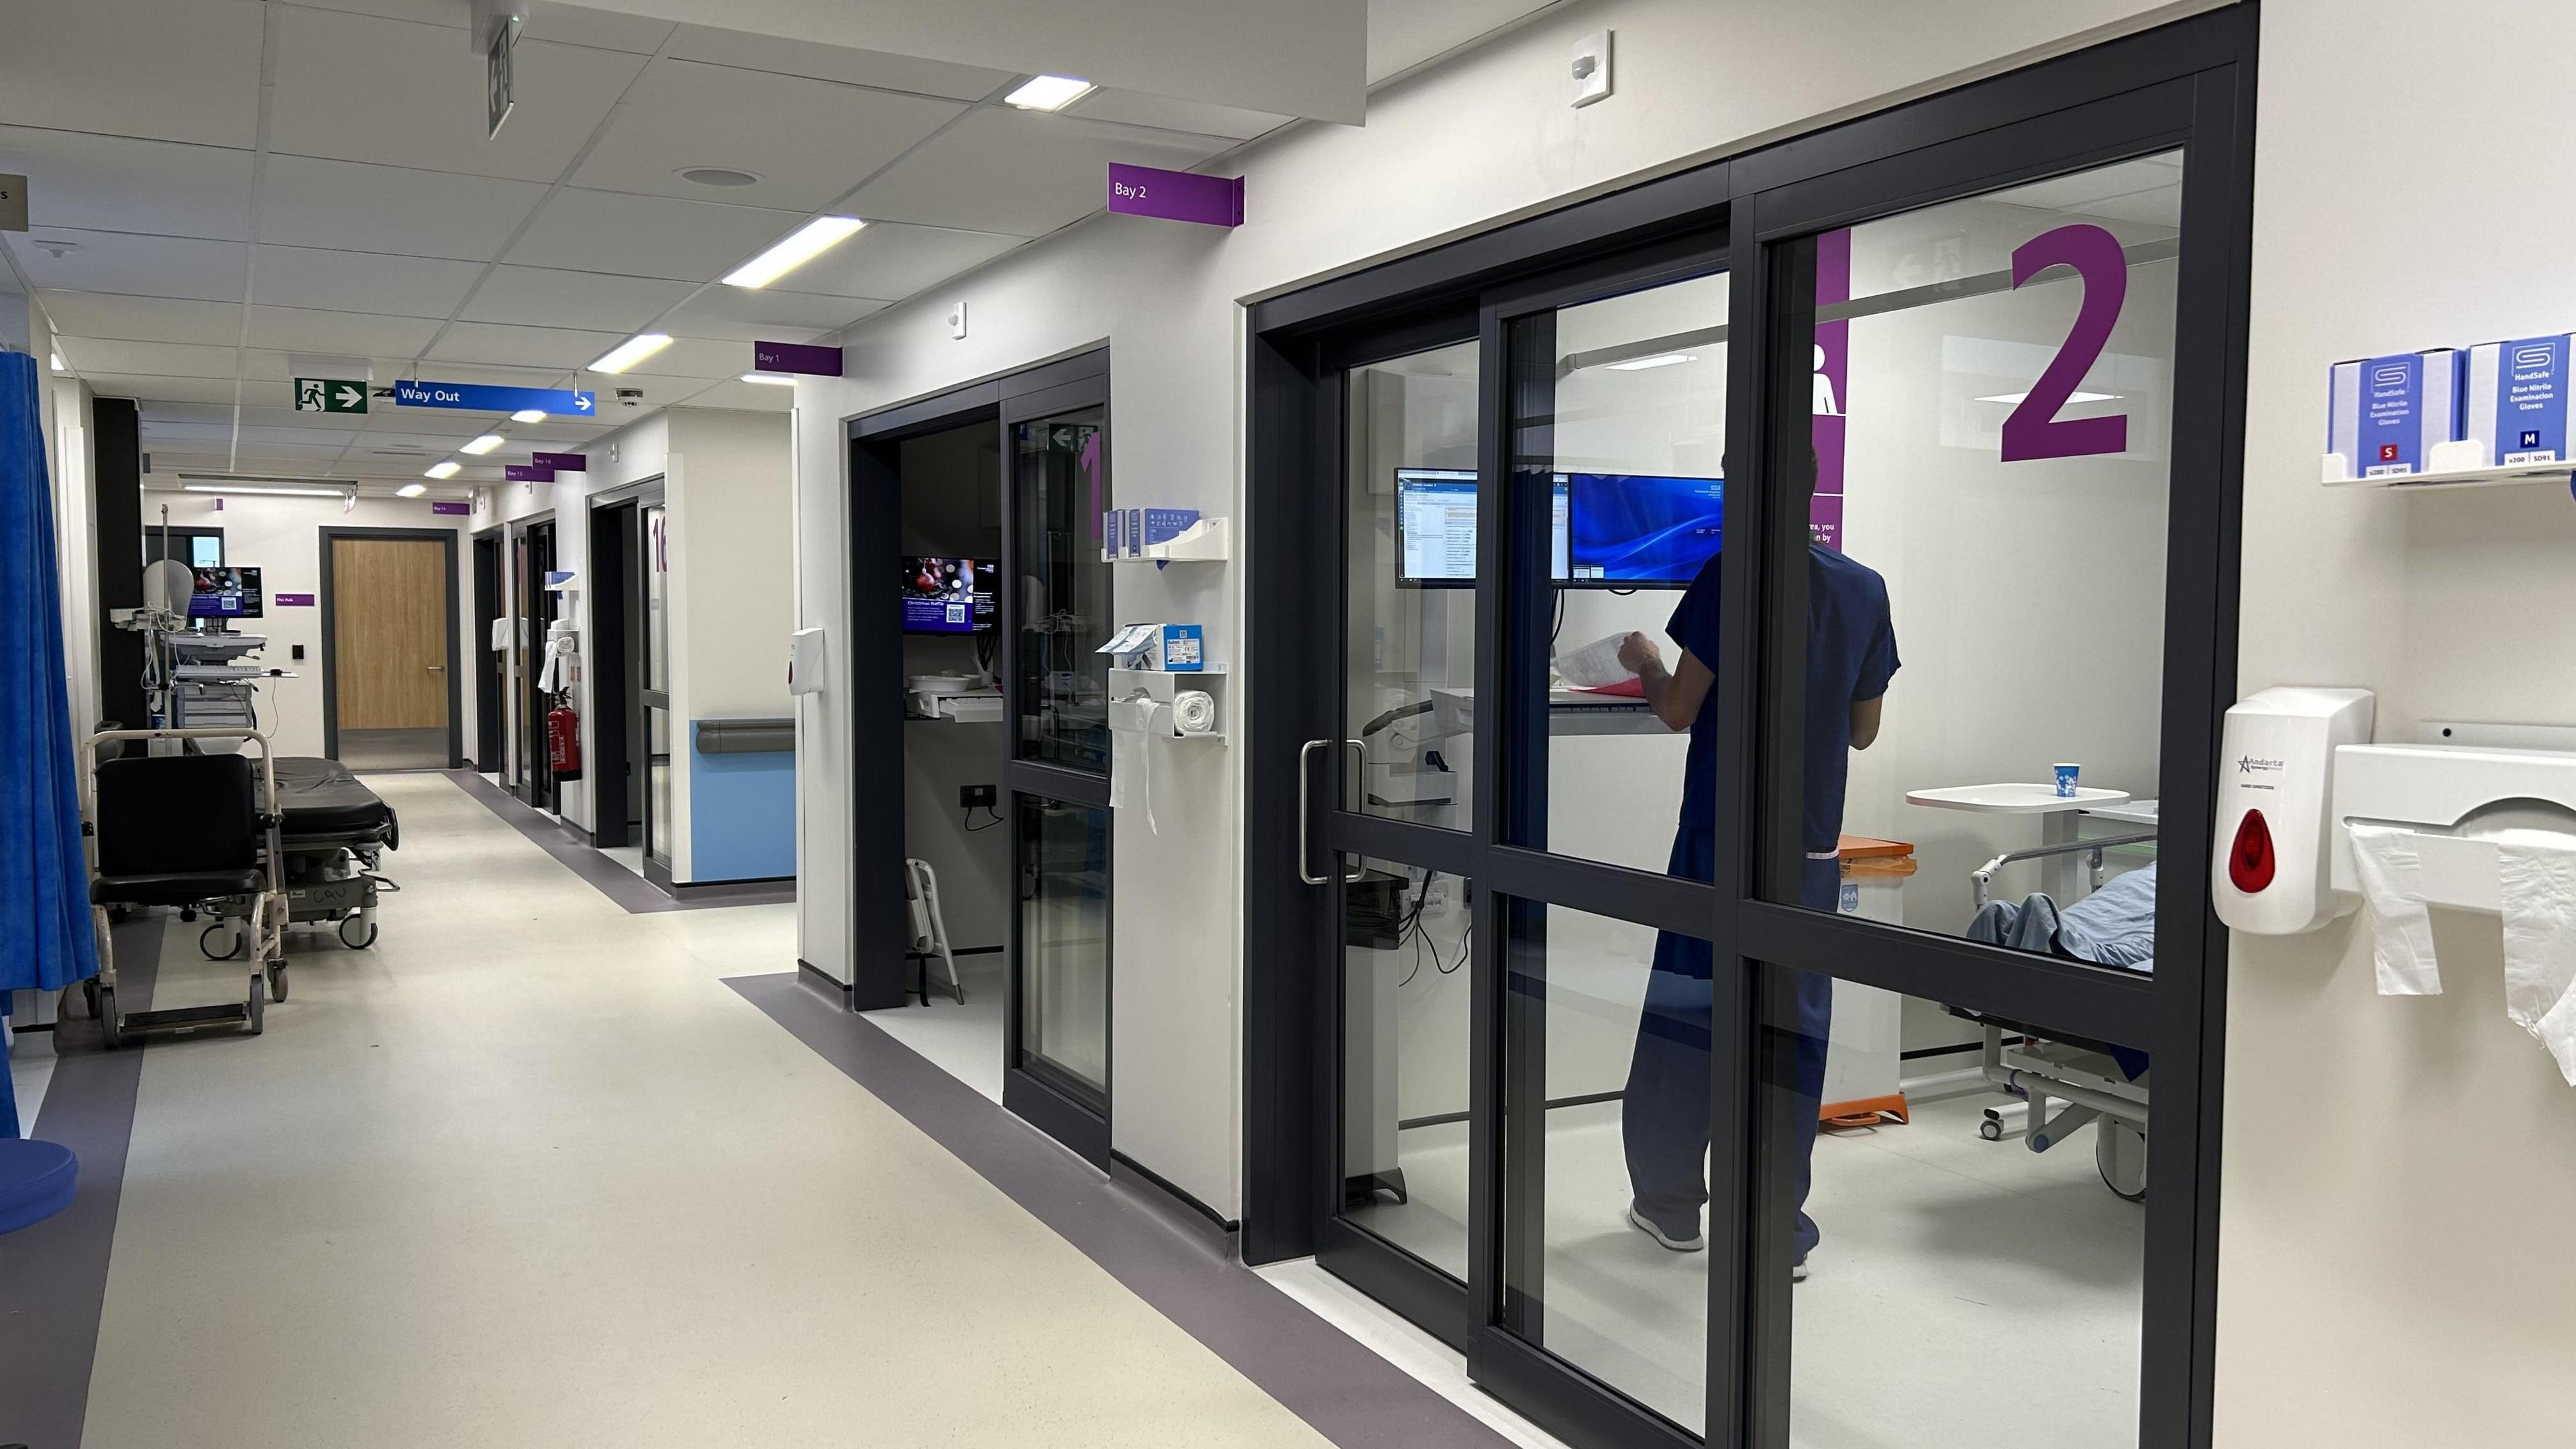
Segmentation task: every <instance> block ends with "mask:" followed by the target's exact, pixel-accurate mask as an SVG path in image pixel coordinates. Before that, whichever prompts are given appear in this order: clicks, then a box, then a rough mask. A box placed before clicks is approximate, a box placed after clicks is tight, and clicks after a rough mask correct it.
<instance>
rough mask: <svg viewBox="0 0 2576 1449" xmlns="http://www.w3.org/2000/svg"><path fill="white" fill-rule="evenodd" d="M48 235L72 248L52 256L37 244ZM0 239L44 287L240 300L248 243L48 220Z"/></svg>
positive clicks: (155, 295) (133, 294) (33, 278)
mask: <svg viewBox="0 0 2576 1449" xmlns="http://www.w3.org/2000/svg"><path fill="white" fill-rule="evenodd" d="M48 239H59V240H63V241H68V242H71V243H72V244H73V249H72V250H70V251H67V252H65V253H64V254H63V255H61V256H59V257H57V256H55V255H53V254H52V253H50V252H47V251H45V250H43V249H42V247H41V246H40V243H42V242H44V241H46V240H48ZM0 243H5V244H6V245H7V246H8V247H9V248H10V250H11V251H13V252H15V253H16V254H17V257H18V264H19V265H20V266H22V267H25V268H26V269H27V279H28V280H29V281H31V282H34V283H35V284H36V285H37V286H38V287H40V288H44V289H46V290H49V291H50V290H54V289H61V290H63V291H72V292H123V293H126V294H128V295H130V296H138V297H195V298H201V299H203V300H206V301H210V302H238V301H240V300H241V294H242V272H243V268H244V267H245V265H246V264H247V263H248V261H249V257H250V248H248V247H246V246H243V245H242V244H241V243H239V242H217V241H198V240H196V239H194V238H191V237H167V236H133V235H128V234H125V233H122V232H110V231H75V230H71V229H69V228H65V227H50V226H49V227H45V228H42V229H41V230H37V231H31V232H26V233H23V234H22V233H16V232H12V233H8V234H5V235H0Z"/></svg>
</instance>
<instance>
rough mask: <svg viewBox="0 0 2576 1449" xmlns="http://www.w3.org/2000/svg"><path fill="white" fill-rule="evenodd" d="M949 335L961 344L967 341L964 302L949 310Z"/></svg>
mask: <svg viewBox="0 0 2576 1449" xmlns="http://www.w3.org/2000/svg"><path fill="white" fill-rule="evenodd" d="M948 335H949V336H950V337H953V338H955V339H956V340H958V341H960V342H963V341H965V340H966V304H965V303H964V302H959V303H957V304H956V305H954V306H952V307H950V308H949V309H948Z"/></svg>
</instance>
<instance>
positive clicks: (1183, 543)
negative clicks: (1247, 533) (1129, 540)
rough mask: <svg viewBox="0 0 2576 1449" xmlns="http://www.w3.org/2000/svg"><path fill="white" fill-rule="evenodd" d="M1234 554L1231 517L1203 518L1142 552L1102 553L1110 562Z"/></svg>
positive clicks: (1214, 559) (1216, 558)
mask: <svg viewBox="0 0 2576 1449" xmlns="http://www.w3.org/2000/svg"><path fill="white" fill-rule="evenodd" d="M1232 557H1234V520H1233V519H1230V518H1202V519H1200V520H1199V521H1198V522H1196V523H1193V524H1191V525H1190V526H1189V527H1187V528H1185V529H1183V530H1181V531H1180V532H1179V533H1178V534H1176V535H1174V536H1173V537H1172V538H1171V539H1169V540H1167V541H1165V542H1162V543H1149V544H1147V545H1145V549H1144V552H1142V553H1118V554H1112V553H1108V552H1105V551H1104V552H1103V553H1102V554H1101V558H1102V559H1104V560H1106V561H1107V562H1110V563H1156V564H1167V563H1224V562H1225V561H1226V560H1228V559H1230V558H1232Z"/></svg>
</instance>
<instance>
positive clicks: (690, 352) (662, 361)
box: [603, 337, 751, 383]
mask: <svg viewBox="0 0 2576 1449" xmlns="http://www.w3.org/2000/svg"><path fill="white" fill-rule="evenodd" d="M749 371H751V344H750V343H748V342H737V341H728V340H725V339H722V338H714V337H681V338H676V339H674V340H673V341H672V343H671V345H670V346H668V347H665V348H663V349H662V350H661V351H659V352H656V353H654V354H653V355H652V356H650V357H648V358H645V359H644V360H643V361H642V362H639V363H637V364H635V366H634V367H633V368H632V369H631V370H629V371H627V372H625V373H621V374H618V376H620V377H621V378H623V377H701V378H709V379H713V378H719V377H735V378H738V377H740V376H742V375H743V374H744V373H746V372H749ZM604 382H605V379H603V383H604Z"/></svg>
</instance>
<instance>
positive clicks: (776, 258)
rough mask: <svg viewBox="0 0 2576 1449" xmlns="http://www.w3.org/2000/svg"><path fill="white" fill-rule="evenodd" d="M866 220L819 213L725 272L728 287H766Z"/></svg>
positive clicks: (824, 249)
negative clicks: (772, 244) (776, 242)
mask: <svg viewBox="0 0 2576 1449" xmlns="http://www.w3.org/2000/svg"><path fill="white" fill-rule="evenodd" d="M866 225H867V223H866V222H864V221H861V220H859V219H858V218H857V217H855V216H818V217H816V218H814V219H813V220H812V221H809V222H807V223H805V224H804V225H803V226H800V227H798V228H796V229H795V230H794V231H791V232H789V233H788V234H787V235H786V236H785V237H784V238H783V239H781V240H780V241H779V243H778V244H777V245H776V246H773V247H771V248H770V249H769V250H767V251H765V252H762V253H761V254H760V255H759V256H756V257H753V258H752V259H751V260H750V261H747V262H745V263H743V264H742V265H741V266H738V267H736V268H734V269H733V270H732V271H730V272H727V273H726V274H725V279H724V281H725V285H726V286H728V287H766V286H768V285H769V284H770V283H772V282H775V281H777V280H778V279H779V278H781V277H783V276H786V275H787V274H788V273H789V272H792V271H794V270H796V269H797V268H798V267H801V266H803V265H805V264H806V263H807V262H810V261H812V260H814V259H815V258H816V257H819V256H821V255H822V254H823V253H825V252H827V251H830V250H831V249H832V248H834V247H836V246H839V245H840V244H841V243H842V242H845V241H847V240H849V239H850V237H851V236H852V235H853V234H855V233H856V232H857V231H858V230H859V228H861V227H863V226H866Z"/></svg>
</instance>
